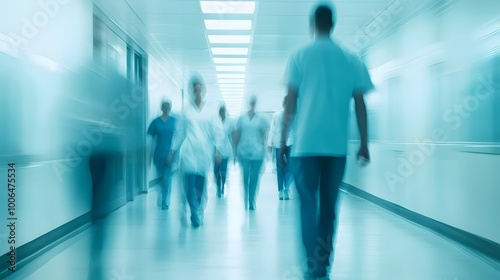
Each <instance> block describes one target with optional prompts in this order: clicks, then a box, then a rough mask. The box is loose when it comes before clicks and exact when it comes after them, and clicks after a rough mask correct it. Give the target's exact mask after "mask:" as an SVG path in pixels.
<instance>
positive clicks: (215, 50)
mask: <svg viewBox="0 0 500 280" xmlns="http://www.w3.org/2000/svg"><path fill="white" fill-rule="evenodd" d="M212 54H214V55H218V54H227V55H247V54H248V48H212Z"/></svg>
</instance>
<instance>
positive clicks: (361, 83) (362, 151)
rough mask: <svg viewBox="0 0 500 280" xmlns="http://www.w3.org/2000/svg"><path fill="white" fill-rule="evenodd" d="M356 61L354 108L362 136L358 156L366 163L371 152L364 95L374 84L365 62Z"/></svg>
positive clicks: (362, 163) (362, 162)
mask: <svg viewBox="0 0 500 280" xmlns="http://www.w3.org/2000/svg"><path fill="white" fill-rule="evenodd" d="M355 63H356V64H355V67H356V68H357V70H358V72H357V77H356V83H355V87H354V91H353V99H354V110H355V112H356V119H357V123H358V128H359V135H360V138H361V143H360V147H359V150H358V154H357V156H356V157H357V159H358V160H360V161H361V162H360V164H361V165H364V164H366V163H368V162H370V153H369V150H368V116H367V113H366V103H365V99H364V95H365V94H366V93H367V92H369V91H371V90H373V88H374V86H373V83H372V81H371V79H370V74H369V73H368V69H367V68H366V66H365V64H364V63H363V62H362V61H361V60H360V59H357V60H356V61H355Z"/></svg>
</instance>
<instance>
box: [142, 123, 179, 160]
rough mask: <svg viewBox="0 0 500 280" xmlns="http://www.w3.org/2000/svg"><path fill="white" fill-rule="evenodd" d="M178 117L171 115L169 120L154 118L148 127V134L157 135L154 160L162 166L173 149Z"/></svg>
mask: <svg viewBox="0 0 500 280" xmlns="http://www.w3.org/2000/svg"><path fill="white" fill-rule="evenodd" d="M175 123H176V119H175V118H174V117H172V116H170V117H169V118H168V119H167V121H163V120H162V119H161V117H158V118H156V119H154V120H153V121H152V122H151V124H150V125H149V128H148V134H149V135H151V136H153V137H156V147H155V152H154V158H153V162H154V164H155V165H156V166H161V165H162V164H165V163H166V162H167V158H168V155H169V154H170V151H171V150H172V138H173V136H174V132H175Z"/></svg>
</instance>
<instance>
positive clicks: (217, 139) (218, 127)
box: [211, 117, 225, 164]
mask: <svg viewBox="0 0 500 280" xmlns="http://www.w3.org/2000/svg"><path fill="white" fill-rule="evenodd" d="M211 126H212V129H211V132H212V135H211V137H212V139H213V142H214V146H215V162H216V163H217V164H220V162H221V161H222V154H221V152H220V151H222V149H223V147H222V145H224V135H225V131H224V127H223V125H222V122H221V120H220V119H219V118H218V117H215V118H213V119H212V121H211Z"/></svg>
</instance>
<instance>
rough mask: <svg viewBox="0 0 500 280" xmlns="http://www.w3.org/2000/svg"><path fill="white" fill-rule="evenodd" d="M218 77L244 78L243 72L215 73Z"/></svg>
mask: <svg viewBox="0 0 500 280" xmlns="http://www.w3.org/2000/svg"><path fill="white" fill-rule="evenodd" d="M217 78H219V79H244V78H245V74H217Z"/></svg>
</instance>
